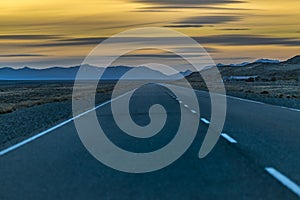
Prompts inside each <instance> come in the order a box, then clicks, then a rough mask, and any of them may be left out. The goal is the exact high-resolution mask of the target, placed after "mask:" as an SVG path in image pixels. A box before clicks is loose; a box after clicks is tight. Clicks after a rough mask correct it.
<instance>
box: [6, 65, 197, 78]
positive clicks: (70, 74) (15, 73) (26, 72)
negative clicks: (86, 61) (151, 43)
mask: <svg viewBox="0 0 300 200" xmlns="http://www.w3.org/2000/svg"><path fill="white" fill-rule="evenodd" d="M79 68H80V66H74V67H68V68H66V67H50V68H46V69H34V68H29V67H24V68H20V69H13V68H10V67H4V68H0V80H74V79H75V78H76V75H77V72H78V70H79ZM83 70H84V77H83V78H82V79H84V80H89V79H92V78H91V77H94V75H95V74H99V73H101V74H102V76H101V80H118V79H120V78H121V77H122V76H123V75H124V74H126V72H129V71H130V73H129V75H127V74H126V75H127V76H126V79H130V80H133V79H150V80H153V79H161V80H166V79H167V80H168V79H172V80H174V79H180V78H181V77H182V76H187V75H190V74H191V73H192V72H191V71H189V70H187V71H185V72H180V73H178V74H173V75H170V76H168V75H165V74H163V73H162V72H160V71H156V70H153V69H150V68H147V67H128V66H115V67H108V68H103V67H95V66H91V65H84V66H83Z"/></svg>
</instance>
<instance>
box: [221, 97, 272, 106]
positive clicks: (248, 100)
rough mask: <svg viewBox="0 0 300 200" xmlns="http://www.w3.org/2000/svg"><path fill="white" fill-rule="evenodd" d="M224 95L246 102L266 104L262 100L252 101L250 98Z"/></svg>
mask: <svg viewBox="0 0 300 200" xmlns="http://www.w3.org/2000/svg"><path fill="white" fill-rule="evenodd" d="M225 96H227V97H228V98H231V99H237V100H240V101H246V102H250V103H256V104H266V103H264V102H260V101H254V100H250V99H243V98H239V97H233V96H229V95H225Z"/></svg>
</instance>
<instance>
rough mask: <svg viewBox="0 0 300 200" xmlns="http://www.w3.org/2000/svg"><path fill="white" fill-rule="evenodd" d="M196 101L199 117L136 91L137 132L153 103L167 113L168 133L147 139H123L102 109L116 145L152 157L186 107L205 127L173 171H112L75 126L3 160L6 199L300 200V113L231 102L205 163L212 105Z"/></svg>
mask: <svg viewBox="0 0 300 200" xmlns="http://www.w3.org/2000/svg"><path fill="white" fill-rule="evenodd" d="M182 90H185V89H184V88H182ZM196 94H197V97H198V101H199V106H200V110H201V117H199V118H198V117H197V118H195V117H193V116H195V113H194V112H195V111H196V110H195V109H194V108H192V107H191V106H190V105H189V104H188V102H183V101H181V100H180V99H176V98H173V97H172V95H170V93H169V92H168V91H166V89H164V88H163V87H162V86H160V85H154V84H147V85H145V86H143V87H142V88H141V89H139V90H137V91H136V92H135V93H134V95H133V98H132V102H131V104H130V108H131V110H130V111H131V113H130V114H131V117H132V118H133V120H134V121H135V122H136V123H137V124H138V125H141V126H145V125H147V124H148V123H149V122H150V119H149V116H148V109H149V106H151V105H152V104H157V103H159V104H161V105H163V106H164V108H165V110H166V111H167V113H168V118H167V121H166V126H165V127H164V128H163V129H162V130H161V132H160V133H158V134H157V135H155V136H154V137H152V138H149V139H137V138H133V137H131V136H128V135H126V134H124V133H123V132H122V131H121V130H120V129H119V128H118V127H117V126H116V124H115V123H114V120H113V116H112V114H111V109H110V108H111V107H110V103H106V104H103V105H102V106H99V108H98V109H97V110H96V111H97V116H98V119H99V121H100V123H101V125H102V126H103V129H105V130H106V133H107V136H108V137H109V138H110V139H111V141H113V142H114V143H115V144H116V145H118V146H119V147H122V148H124V149H126V150H129V151H133V152H148V151H153V150H155V149H159V148H162V147H163V146H164V145H166V144H168V142H170V140H172V138H173V137H174V134H175V133H176V131H177V128H178V124H179V123H180V114H181V113H180V106H184V108H185V109H186V112H189V114H190V115H191V121H190V123H191V124H192V123H199V129H198V134H197V136H196V138H195V140H194V142H193V144H192V145H191V147H190V148H189V149H188V151H187V152H186V153H185V154H184V155H183V156H182V157H181V158H180V159H178V160H177V161H176V162H174V163H173V164H171V165H170V166H168V167H166V168H163V169H161V170H159V171H155V172H150V173H145V174H129V173H124V172H119V171H116V170H114V169H111V168H109V167H107V166H105V165H103V164H102V163H100V162H99V161H97V160H96V159H95V158H94V157H93V156H91V155H90V154H89V153H88V151H87V150H86V149H85V148H84V146H83V144H82V143H81V141H80V139H79V137H78V135H77V132H76V128H75V126H74V123H73V121H72V120H70V121H68V122H66V123H64V124H62V125H61V126H58V127H56V128H54V129H53V130H51V131H49V132H47V134H45V135H43V136H42V137H38V138H35V139H33V140H32V141H31V142H29V143H28V144H25V145H22V146H21V147H19V148H16V149H14V150H13V151H8V152H7V153H5V154H3V155H2V156H1V157H0V175H1V187H0V199H139V200H140V199H298V198H299V196H297V189H298V188H297V187H298V185H297V183H300V176H299V174H300V168H299V166H300V165H299V164H300V161H299V157H300V155H299V154H300V153H299V145H300V127H299V125H298V123H297V122H298V121H299V119H300V112H297V111H292V110H288V109H286V108H281V107H277V106H271V105H267V104H259V103H255V102H249V101H244V100H241V99H237V98H228V105H227V106H228V107H227V111H228V112H227V118H226V124H225V127H224V130H223V132H224V133H223V134H222V137H220V140H219V141H218V143H217V145H216V146H215V148H214V149H213V151H212V152H211V153H210V154H209V155H208V156H207V157H205V158H204V159H199V157H198V153H199V149H200V147H201V144H202V141H203V138H204V136H205V133H206V130H207V128H208V123H209V121H210V109H211V105H210V99H209V95H208V94H207V93H206V92H201V91H196ZM181 104H183V105H181ZM193 111H194V112H193ZM184 112H185V111H184ZM119 114H120V115H121V114H122V113H119ZM157 114H158V115H159V113H157ZM201 119H202V120H201ZM204 119H205V120H206V121H205V120H204ZM205 122H206V123H205ZM87 131H90V130H87ZM186 134H189V133H186ZM233 140H234V141H236V142H233ZM274 170H275V173H274ZM278 174H279V176H278ZM280 175H284V176H283V177H282V176H280ZM284 178H286V179H284ZM281 180H284V181H285V182H284V181H282V182H281ZM289 181H290V182H289ZM284 183H286V184H284ZM291 184H294V185H291ZM290 186H294V187H292V188H290ZM293 188H294V189H295V190H293Z"/></svg>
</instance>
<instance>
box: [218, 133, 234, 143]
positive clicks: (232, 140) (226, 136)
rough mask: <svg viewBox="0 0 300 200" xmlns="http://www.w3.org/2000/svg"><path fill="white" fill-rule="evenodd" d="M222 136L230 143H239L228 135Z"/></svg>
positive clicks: (222, 134)
mask: <svg viewBox="0 0 300 200" xmlns="http://www.w3.org/2000/svg"><path fill="white" fill-rule="evenodd" d="M221 136H222V137H223V138H225V139H226V140H227V141H228V142H230V143H233V144H236V143H237V141H236V140H235V139H233V138H232V137H230V136H229V135H227V134H226V133H221Z"/></svg>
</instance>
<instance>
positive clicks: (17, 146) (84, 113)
mask: <svg viewBox="0 0 300 200" xmlns="http://www.w3.org/2000/svg"><path fill="white" fill-rule="evenodd" d="M133 91H134V90H131V91H128V92H126V93H124V94H122V95H120V96H118V97H116V98H114V99H111V100H108V101H106V102H104V103H102V104H100V105H98V106H95V107H94V108H92V109H89V110H87V111H85V112H83V113H81V114H79V115H77V116H75V117H72V118H70V119H68V120H66V121H63V122H61V123H59V124H57V125H55V126H53V127H51V128H49V129H47V130H45V131H43V132H41V133H38V134H36V135H34V136H32V137H30V138H28V139H26V140H23V141H22V142H19V143H17V144H15V145H13V146H11V147H8V148H6V149H4V150H2V151H0V156H2V155H4V154H7V153H9V152H11V151H13V150H15V149H17V148H19V147H21V146H23V145H25V144H28V143H30V142H32V141H34V140H35V139H38V138H40V137H42V136H44V135H46V134H47V133H50V132H51V131H53V130H55V129H57V128H59V127H62V126H64V125H66V124H67V123H70V122H71V121H73V120H74V119H77V118H79V117H81V116H83V115H86V114H87V113H89V112H92V111H93V110H96V109H98V108H100V107H102V106H104V105H106V104H108V103H110V102H112V101H114V100H117V99H119V98H121V97H123V96H125V95H127V94H129V93H130V92H133Z"/></svg>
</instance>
